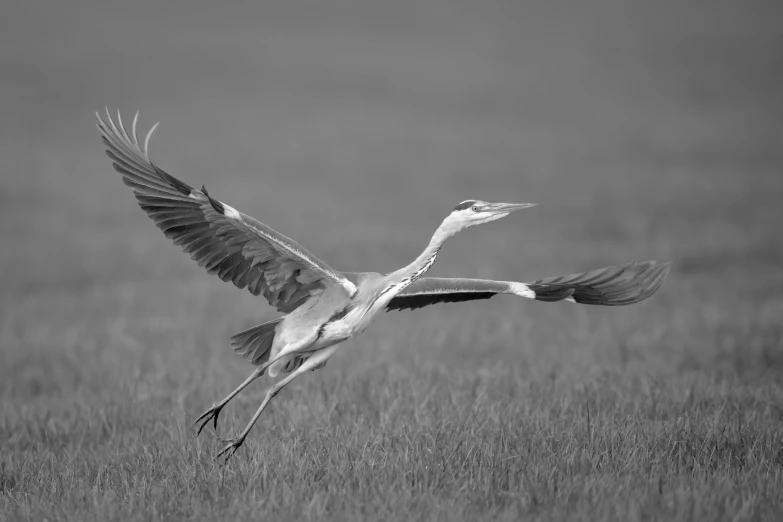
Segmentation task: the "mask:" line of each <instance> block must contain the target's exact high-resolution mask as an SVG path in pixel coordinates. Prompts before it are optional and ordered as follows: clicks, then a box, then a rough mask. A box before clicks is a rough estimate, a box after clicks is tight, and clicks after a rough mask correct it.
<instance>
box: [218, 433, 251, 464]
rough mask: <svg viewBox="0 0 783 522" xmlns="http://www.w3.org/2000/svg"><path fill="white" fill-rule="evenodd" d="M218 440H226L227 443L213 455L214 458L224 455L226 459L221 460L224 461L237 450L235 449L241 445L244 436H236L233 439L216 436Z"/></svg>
mask: <svg viewBox="0 0 783 522" xmlns="http://www.w3.org/2000/svg"><path fill="white" fill-rule="evenodd" d="M218 440H219V441H220V442H227V443H228V444H226V446H225V447H224V448H223V449H222V450H220V453H218V454H217V456H216V457H215V458H217V459H219V458H220V457H223V456H225V457H226V460H225V461H223V462H224V463H225V462H228V459H230V458H231V457H232V456H233V455H234V453H236V452H237V450H238V449H239V447H240V446H241V445H242V443H243V442H245V436H244V435H240V436H239V437H237V438H235V439H221V438H218Z"/></svg>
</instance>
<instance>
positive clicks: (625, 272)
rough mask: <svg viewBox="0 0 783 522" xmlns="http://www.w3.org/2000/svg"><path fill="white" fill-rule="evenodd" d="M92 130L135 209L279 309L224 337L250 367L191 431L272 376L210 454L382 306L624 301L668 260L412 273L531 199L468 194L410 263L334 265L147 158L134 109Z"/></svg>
mask: <svg viewBox="0 0 783 522" xmlns="http://www.w3.org/2000/svg"><path fill="white" fill-rule="evenodd" d="M96 115H97V116H98V124H97V125H98V129H99V130H100V131H101V134H102V137H103V142H104V144H105V145H106V147H107V150H106V153H107V154H108V155H109V157H110V158H111V159H112V161H113V165H114V168H115V169H116V170H117V171H118V172H119V173H120V174H122V179H123V182H124V183H125V184H126V185H128V186H130V187H131V188H132V189H133V193H134V195H135V196H136V199H137V200H138V203H139V205H140V206H141V208H142V209H143V210H144V211H145V212H146V213H147V215H148V216H149V217H150V218H152V220H153V221H154V222H155V224H156V225H157V226H158V228H160V229H161V230H162V231H163V233H164V234H165V235H166V236H167V237H168V238H170V239H172V240H173V241H174V243H175V244H176V245H179V246H180V247H181V248H182V249H183V250H184V251H185V252H187V253H189V254H190V256H191V258H193V259H194V260H195V261H197V262H198V264H199V265H200V266H202V267H204V268H205V269H206V270H207V271H208V272H209V273H212V274H216V275H217V276H218V277H220V278H221V279H222V280H223V281H230V282H231V283H233V284H234V285H235V286H237V287H239V288H246V289H247V290H248V291H250V293H252V294H253V295H256V296H257V295H263V297H264V298H265V299H266V300H267V301H268V302H269V304H270V305H272V306H274V307H275V308H277V310H278V311H279V312H282V313H283V314H284V315H283V316H282V317H280V318H278V319H274V320H272V321H268V322H266V323H263V324H261V325H258V326H254V327H253V328H250V329H249V330H245V331H243V332H240V333H238V334H236V335H234V336H233V337H231V338H230V343H231V346H232V347H233V348H234V350H235V351H236V352H238V353H240V354H241V355H243V356H244V357H245V358H247V359H249V360H250V361H251V362H252V363H253V365H255V369H254V370H253V372H252V373H251V374H250V376H249V377H248V378H247V379H246V380H245V381H244V382H242V384H240V385H239V386H238V387H237V388H236V389H235V390H234V391H232V392H231V393H230V394H229V395H228V396H227V397H226V398H224V399H223V400H221V401H218V402H216V403H214V404H213V405H212V407H210V408H209V409H208V410H207V411H205V412H204V413H203V414H202V415H201V416H200V417H198V419H196V421H195V423H194V424H199V423H201V424H200V426H199V428H198V433H197V435H198V434H201V431H202V430H203V429H204V427H205V426H206V425H207V424H209V422H210V421H212V423H213V427H214V429H217V421H218V416H219V415H220V412H221V410H222V409H223V407H225V405H226V404H227V403H228V402H229V401H230V400H231V399H232V398H234V397H235V396H236V395H237V394H238V393H240V392H241V391H242V390H243V389H244V388H245V387H247V386H248V385H249V384H250V383H251V382H253V381H254V380H256V379H257V378H259V377H261V376H262V375H264V373H265V372H267V373H268V375H269V376H271V377H276V376H277V375H278V374H279V373H280V372H283V373H287V374H288V375H287V376H286V377H285V378H283V379H281V380H279V381H278V382H276V383H274V384H272V386H271V387H270V389H269V390H268V392H267V394H266V396H265V398H264V400H263V402H262V403H261V405H260V406H259V408H258V410H257V411H256V412H255V414H254V415H253V417H252V419H251V420H250V422H249V423H248V424H247V426H246V428H245V429H244V430H243V431H242V432H241V433H240V434H239V436H237V437H235V438H233V439H221V441H222V442H225V443H226V446H225V447H224V448H222V450H221V451H220V452H219V453H218V456H222V455H225V456H226V459H228V458H229V457H230V456H231V455H233V454H234V453H236V451H237V449H238V448H239V447H240V446H241V445H242V443H243V442H244V441H245V438H246V437H247V435H248V433H249V432H250V430H251V429H252V428H253V425H254V424H255V423H256V421H257V420H258V418H259V417H260V415H261V413H262V412H263V411H264V408H266V406H267V404H269V401H270V400H271V399H272V398H273V397H274V396H275V395H277V393H278V392H280V390H282V389H283V388H284V387H285V386H286V385H287V384H288V383H290V382H291V381H293V380H294V379H296V378H297V377H298V376H300V375H302V374H303V373H305V372H307V371H310V370H317V369H319V368H321V367H323V366H324V365H325V364H326V362H327V361H328V360H329V358H330V357H332V355H334V353H335V351H336V350H337V347H338V345H339V343H341V342H342V341H345V340H346V339H349V338H351V337H353V336H355V335H358V334H360V333H362V332H363V331H365V330H366V329H367V328H368V327H369V326H370V324H371V323H372V321H373V320H374V319H375V318H376V317H377V316H378V315H379V314H380V313H381V312H382V311H383V310H387V311H388V310H403V309H416V308H421V307H423V306H427V305H431V304H435V303H450V302H457V301H470V300H474V299H488V298H490V297H492V296H494V295H497V294H511V295H515V296H519V297H526V298H529V299H535V300H537V301H548V302H550V301H561V300H566V301H570V302H573V303H584V304H593V305H607V306H616V305H628V304H632V303H638V302H639V301H642V300H644V299H647V298H648V297H650V296H651V295H652V294H654V293H655V292H656V291H657V290H658V289H659V288H660V287H661V285H662V284H663V281H664V279H666V276H667V274H668V273H669V269H670V266H671V264H670V263H657V262H655V261H646V262H643V263H635V262H631V263H627V264H624V265H621V266H612V267H606V268H601V269H598V270H593V271H591V272H585V273H580V274H573V275H567V276H561V277H551V278H547V279H539V280H537V281H532V282H528V283H520V282H513V281H489V280H483V279H454V278H435V277H422V276H423V275H424V273H425V272H427V270H429V268H430V267H431V266H432V264H433V263H434V262H435V259H436V257H437V255H438V252H439V251H440V249H441V247H442V246H443V244H444V242H445V241H446V240H447V239H448V238H450V237H451V236H453V235H454V234H456V233H457V232H459V231H460V230H463V229H465V228H467V227H470V226H473V225H478V224H481V223H488V222H490V221H494V220H496V219H500V218H502V217H505V216H507V215H509V214H510V213H512V212H516V211H518V210H521V209H524V208H529V207H531V206H533V204H530V203H488V202H485V201H480V200H477V199H476V200H473V199H471V200H467V201H463V202H462V203H460V204H459V205H457V206H456V207H455V208H454V210H452V211H451V213H450V214H449V215H447V216H446V218H445V219H444V220H443V222H442V223H441V224H440V226H439V227H438V228H437V230H435V233H434V234H433V236H432V239H431V240H430V242H429V244H428V245H427V247H426V248H425V249H424V251H423V252H422V253H421V254H420V255H419V256H418V257H417V258H416V259H415V260H414V261H413V262H412V263H410V264H409V265H408V266H405V267H403V268H400V269H399V270H397V271H395V272H391V273H389V274H379V273H374V272H361V273H360V272H357V273H351V272H338V271H337V270H334V269H333V268H331V267H330V266H329V265H327V264H326V263H324V262H323V261H321V260H320V259H318V258H317V257H315V256H314V255H313V254H311V253H310V252H308V251H307V250H305V249H304V248H303V247H302V246H301V245H299V244H298V243H296V242H295V241H293V240H292V239H289V238H288V237H286V236H284V235H282V234H280V233H279V232H276V231H275V230H272V229H271V228H270V227H268V226H266V225H264V224H263V223H260V222H259V221H256V220H255V219H253V218H252V217H250V216H248V215H246V214H243V213H241V212H239V211H238V210H236V209H234V208H233V207H231V206H229V205H228V204H226V203H224V202H222V201H219V200H218V199H215V198H214V197H212V195H211V194H210V193H209V192H207V190H206V188H205V187H203V186H202V188H201V190H199V189H196V188H194V187H191V186H190V185H188V184H186V183H184V182H182V181H180V180H179V179H177V178H175V177H174V176H172V175H170V174H168V173H166V172H165V171H163V170H162V169H161V168H159V167H158V166H157V165H155V164H154V163H153V162H152V161H151V160H150V156H149V141H150V138H151V137H152V134H153V132H154V131H155V129H156V128H157V124H155V125H154V126H153V127H152V128H151V129H150V130H149V132H148V133H147V135H146V138H145V139H144V141H143V142H140V141H139V138H138V135H137V134H136V124H137V121H138V113H136V116H135V117H134V118H133V123H132V126H131V128H130V133H128V131H127V130H126V129H125V127H124V126H123V123H122V119H121V116H120V114H119V112H118V113H117V121H116V123H115V121H114V120H113V119H112V117H111V115H110V114H109V112H108V110H107V111H106V119H105V120H104V119H103V118H102V117H101V116H100V115H99V114H97V113H96Z"/></svg>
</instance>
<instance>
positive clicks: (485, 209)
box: [444, 199, 536, 232]
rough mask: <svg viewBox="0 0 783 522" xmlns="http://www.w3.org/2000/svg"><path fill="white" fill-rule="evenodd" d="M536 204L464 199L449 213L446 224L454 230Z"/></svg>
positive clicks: (487, 221) (504, 215)
mask: <svg viewBox="0 0 783 522" xmlns="http://www.w3.org/2000/svg"><path fill="white" fill-rule="evenodd" d="M534 206H536V204H535V203H487V202H486V201H481V200H478V199H468V200H466V201H463V202H462V203H460V204H459V205H457V206H456V207H454V210H453V211H452V212H451V214H449V216H448V217H447V218H446V220H445V222H444V224H447V225H449V228H452V227H453V232H458V231H460V230H462V229H464V228H467V227H471V226H473V225H480V224H481V223H489V222H490V221H495V220H496V219H500V218H502V217H506V216H508V215H509V214H511V213H512V212H515V211H517V210H522V209H523V208H530V207H534Z"/></svg>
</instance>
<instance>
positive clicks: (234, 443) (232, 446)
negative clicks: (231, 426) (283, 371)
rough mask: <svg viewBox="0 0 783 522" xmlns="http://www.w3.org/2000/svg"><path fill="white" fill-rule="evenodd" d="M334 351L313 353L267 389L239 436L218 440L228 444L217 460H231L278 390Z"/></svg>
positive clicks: (334, 348)
mask: <svg viewBox="0 0 783 522" xmlns="http://www.w3.org/2000/svg"><path fill="white" fill-rule="evenodd" d="M336 350H337V345H334V346H330V347H328V348H324V349H323V350H319V351H318V352H316V353H314V354H313V355H312V356H311V357H310V358H309V359H307V360H306V361H305V362H304V363H302V366H300V367H299V368H297V369H296V370H294V371H293V372H292V373H291V375H289V376H288V377H286V378H285V379H282V380H280V381H278V382H276V383H275V384H273V385H272V387H271V388H269V391H268V392H267V394H266V397H264V401H263V402H262V403H261V406H259V407H258V410H256V413H255V415H253V418H252V419H250V422H249V423H248V424H247V426H246V427H245V429H244V430H242V433H240V434H239V436H238V437H236V438H234V439H220V440H221V441H223V442H227V443H228V444H227V445H226V446H225V447H224V448H223V449H222V450H220V453H218V454H217V456H218V458H219V457H221V456H222V455H225V456H226V461H228V459H229V458H231V456H232V455H233V454H234V453H236V452H237V450H238V449H239V447H240V446H241V445H242V443H243V442H245V438H246V437H247V434H248V433H250V430H251V429H253V425H254V424H255V423H256V421H257V420H258V418H259V417H260V416H261V413H263V411H264V409H265V408H266V405H267V404H269V401H271V400H272V399H273V398H274V396H275V395H277V394H278V393H279V392H280V390H282V389H283V388H285V386H286V385H287V384H288V383H290V382H291V381H293V380H294V379H296V378H297V377H299V376H300V375H302V374H303V373H305V372H306V371H309V370H313V369H315V368H316V366H319V365H323V364H325V363H326V361H327V360H328V359H329V358H330V357H331V356H332V354H334V352H335V351H336Z"/></svg>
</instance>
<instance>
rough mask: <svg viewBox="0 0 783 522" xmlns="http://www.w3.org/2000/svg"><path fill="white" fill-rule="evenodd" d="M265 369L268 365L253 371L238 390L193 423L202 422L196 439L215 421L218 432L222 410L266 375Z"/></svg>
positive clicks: (214, 424)
mask: <svg viewBox="0 0 783 522" xmlns="http://www.w3.org/2000/svg"><path fill="white" fill-rule="evenodd" d="M265 369H266V365H264V366H259V367H258V368H256V369H255V370H253V373H251V374H250V376H249V377H248V378H247V379H245V381H244V382H243V383H242V384H240V385H239V386H238V387H237V389H236V390H234V391H232V392H231V393H229V394H228V396H227V397H226V398H225V399H223V400H222V401H220V402H216V403H215V404H213V405H212V407H211V408H210V409H208V410H207V411H205V412H204V413H202V414H201V416H200V417H199V418H198V419H196V420H195V422H193V424H198V423H199V422H201V426H199V428H198V433H196V437H198V436H199V435H201V430H203V429H204V426H206V425H207V424H209V421H214V422H213V426H214V429H215V430H217V421H218V415H220V410H222V409H223V407H224V406H225V405H226V404H228V402H229V401H230V400H231V399H233V398H234V397H236V396H237V394H239V392H241V391H242V390H244V389H245V388H247V386H248V385H249V384H250V383H251V382H253V381H255V380H256V379H258V378H259V377H261V376H262V375H263V374H264V370H265ZM202 421H203V422H202Z"/></svg>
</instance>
